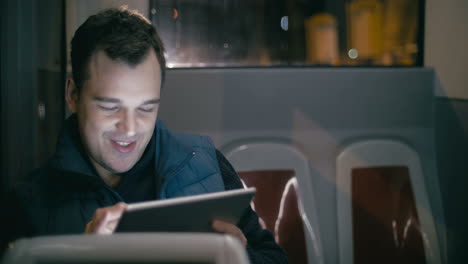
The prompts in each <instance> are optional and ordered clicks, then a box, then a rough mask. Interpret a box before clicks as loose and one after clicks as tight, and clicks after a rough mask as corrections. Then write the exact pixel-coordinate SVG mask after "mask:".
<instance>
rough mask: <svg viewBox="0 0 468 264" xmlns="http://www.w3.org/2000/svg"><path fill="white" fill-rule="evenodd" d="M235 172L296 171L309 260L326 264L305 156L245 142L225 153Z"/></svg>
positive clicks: (280, 146)
mask: <svg viewBox="0 0 468 264" xmlns="http://www.w3.org/2000/svg"><path fill="white" fill-rule="evenodd" d="M223 152H224V153H225V155H226V158H227V159H228V160H229V161H230V162H231V163H232V165H233V166H234V168H235V169H236V171H239V172H241V171H254V170H283V169H293V170H294V171H295V175H296V178H297V181H298V187H299V188H298V189H299V190H298V191H299V209H300V214H301V218H302V221H303V224H304V232H305V234H304V235H305V238H306V247H307V258H308V262H309V263H310V264H312V263H319V264H320V263H324V260H323V251H322V243H321V238H320V232H319V222H318V217H317V212H316V208H317V207H316V204H315V197H314V193H313V191H312V190H313V189H312V182H311V176H310V170H309V163H308V160H307V158H306V156H305V155H304V154H302V153H301V152H300V151H299V150H298V149H297V148H296V147H294V146H293V145H291V144H288V143H283V142H249V141H247V142H242V143H239V144H234V145H232V144H231V147H228V148H225V149H223Z"/></svg>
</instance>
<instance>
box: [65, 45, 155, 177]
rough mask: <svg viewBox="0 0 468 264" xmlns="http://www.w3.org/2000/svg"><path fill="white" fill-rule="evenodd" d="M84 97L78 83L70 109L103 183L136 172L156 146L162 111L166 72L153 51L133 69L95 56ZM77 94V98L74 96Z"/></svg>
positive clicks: (71, 86) (70, 92)
mask: <svg viewBox="0 0 468 264" xmlns="http://www.w3.org/2000/svg"><path fill="white" fill-rule="evenodd" d="M88 74H89V75H88V76H89V78H88V79H87V80H86V81H85V83H84V85H83V87H82V89H81V91H80V93H79V94H77V92H76V87H75V86H74V83H73V81H70V82H69V85H68V86H69V87H68V88H67V103H68V106H69V107H70V110H71V111H72V112H76V114H77V116H78V124H79V130H80V136H81V140H82V142H83V145H84V147H85V149H86V151H87V154H88V156H89V157H90V160H91V162H92V163H93V165H94V167H95V168H96V170H97V172H98V173H99V174H100V175H101V177H103V176H105V175H111V174H117V173H123V172H126V171H128V170H130V169H131V168H132V167H133V166H134V165H135V164H136V163H137V161H138V160H139V159H140V158H141V156H142V155H143V152H144V151H145V149H146V146H147V145H148V142H149V141H150V139H151V137H152V134H153V130H154V126H155V124H156V119H157V115H158V110H159V99H160V91H161V70H160V67H159V63H158V60H157V58H156V55H155V53H154V51H153V50H152V49H150V50H149V52H148V54H147V55H146V57H145V58H144V59H143V61H142V62H141V63H139V64H137V65H135V66H130V65H128V64H126V63H124V62H121V61H118V60H117V61H114V60H112V59H110V58H109V57H108V56H107V55H106V54H105V53H104V52H102V51H98V52H97V53H96V54H94V55H93V56H92V57H91V59H90V62H89V65H88ZM73 89H75V92H73Z"/></svg>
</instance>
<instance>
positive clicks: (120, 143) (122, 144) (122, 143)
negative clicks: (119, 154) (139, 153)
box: [116, 141, 130, 147]
mask: <svg viewBox="0 0 468 264" xmlns="http://www.w3.org/2000/svg"><path fill="white" fill-rule="evenodd" d="M116 143H117V144H119V145H120V146H122V147H126V146H128V145H130V142H122V141H116Z"/></svg>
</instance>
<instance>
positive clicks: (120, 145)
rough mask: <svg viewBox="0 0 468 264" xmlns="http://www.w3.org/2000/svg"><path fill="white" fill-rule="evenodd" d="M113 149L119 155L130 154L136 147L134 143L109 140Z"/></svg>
mask: <svg viewBox="0 0 468 264" xmlns="http://www.w3.org/2000/svg"><path fill="white" fill-rule="evenodd" d="M111 143H112V146H113V147H114V149H115V150H116V151H118V152H120V153H129V152H132V151H133V150H134V149H135V147H136V143H137V142H136V141H120V140H111Z"/></svg>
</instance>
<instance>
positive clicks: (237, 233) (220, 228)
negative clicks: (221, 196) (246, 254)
mask: <svg viewBox="0 0 468 264" xmlns="http://www.w3.org/2000/svg"><path fill="white" fill-rule="evenodd" d="M211 226H212V228H213V230H215V231H216V232H219V233H225V234H229V235H232V236H234V237H235V238H237V239H238V240H239V241H240V242H241V243H242V244H243V245H244V246H246V245H247V239H246V238H245V236H244V233H242V231H241V230H240V229H239V228H238V227H237V226H235V225H233V224H231V223H227V222H224V221H221V220H214V221H213V223H212V225H211Z"/></svg>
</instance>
